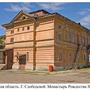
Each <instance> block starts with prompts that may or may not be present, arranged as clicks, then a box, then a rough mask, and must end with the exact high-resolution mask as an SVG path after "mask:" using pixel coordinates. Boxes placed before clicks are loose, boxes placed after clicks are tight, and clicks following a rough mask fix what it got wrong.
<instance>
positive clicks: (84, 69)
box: [80, 68, 90, 71]
mask: <svg viewBox="0 0 90 90" xmlns="http://www.w3.org/2000/svg"><path fill="white" fill-rule="evenodd" d="M80 70H82V71H90V68H82V69H80Z"/></svg>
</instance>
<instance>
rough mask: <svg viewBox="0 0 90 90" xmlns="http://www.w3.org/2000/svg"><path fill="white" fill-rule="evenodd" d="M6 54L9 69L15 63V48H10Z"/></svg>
mask: <svg viewBox="0 0 90 90" xmlns="http://www.w3.org/2000/svg"><path fill="white" fill-rule="evenodd" d="M5 54H6V56H5V57H6V65H7V69H12V65H13V49H9V50H6V51H5Z"/></svg>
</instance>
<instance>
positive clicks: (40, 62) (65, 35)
mask: <svg viewBox="0 0 90 90" xmlns="http://www.w3.org/2000/svg"><path fill="white" fill-rule="evenodd" d="M3 27H4V28H5V29H6V40H5V43H6V46H5V51H6V57H5V63H6V65H7V69H11V68H13V69H33V70H36V69H38V70H40V69H42V70H47V69H48V65H52V66H53V67H54V69H55V70H57V69H62V68H65V69H70V68H73V67H74V66H78V67H83V66H86V65H87V64H88V62H89V61H88V52H87V46H88V45H89V44H90V34H89V33H90V32H89V30H88V29H86V28H85V27H83V26H81V25H80V24H77V23H75V22H73V21H71V20H69V19H68V18H66V17H64V16H62V15H60V14H58V13H49V12H47V11H45V10H38V11H35V12H31V13H25V12H23V11H20V12H19V13H18V14H17V15H16V16H15V17H14V18H13V20H12V21H11V22H10V23H8V24H4V25H3Z"/></svg>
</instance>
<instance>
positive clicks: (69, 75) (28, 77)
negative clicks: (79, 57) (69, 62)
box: [0, 68, 90, 83]
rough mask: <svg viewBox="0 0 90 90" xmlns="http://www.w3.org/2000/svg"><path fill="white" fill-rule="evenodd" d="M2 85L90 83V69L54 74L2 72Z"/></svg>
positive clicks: (43, 72)
mask: <svg viewBox="0 0 90 90" xmlns="http://www.w3.org/2000/svg"><path fill="white" fill-rule="evenodd" d="M0 83H90V69H89V68H86V69H80V70H67V71H54V72H48V71H29V70H24V71H21V70H1V71H0Z"/></svg>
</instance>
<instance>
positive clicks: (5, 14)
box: [0, 2, 90, 35]
mask: <svg viewBox="0 0 90 90" xmlns="http://www.w3.org/2000/svg"><path fill="white" fill-rule="evenodd" d="M39 9H44V10H47V11H49V12H51V13H53V12H58V13H60V14H62V15H64V16H65V17H68V18H69V19H71V20H73V21H75V22H77V23H78V22H80V23H81V24H82V25H84V26H85V27H87V28H88V29H90V3H84V2H83V3H61V2H60V3H39V2H38V3H0V35H3V34H5V32H4V30H3V28H2V27H1V25H2V24H4V23H8V22H10V21H11V20H12V18H13V17H14V16H15V15H16V14H17V13H18V12H19V11H20V10H24V11H26V12H32V11H36V10H39Z"/></svg>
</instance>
